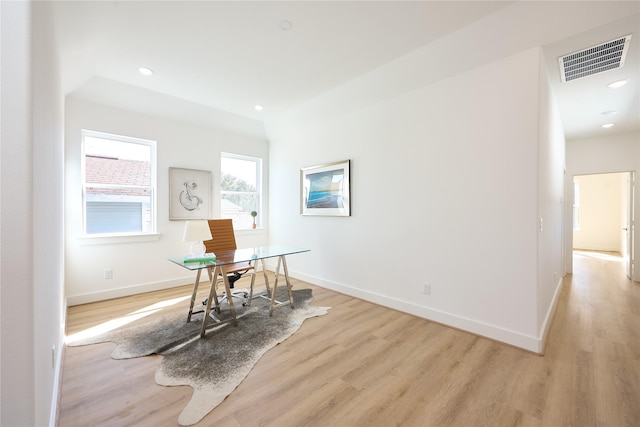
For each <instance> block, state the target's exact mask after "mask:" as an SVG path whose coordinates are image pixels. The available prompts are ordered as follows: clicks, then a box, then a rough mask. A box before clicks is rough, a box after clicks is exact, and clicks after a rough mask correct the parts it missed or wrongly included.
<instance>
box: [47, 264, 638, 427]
mask: <svg viewBox="0 0 640 427" xmlns="http://www.w3.org/2000/svg"><path fill="white" fill-rule="evenodd" d="M243 280H244V279H243ZM294 287H295V288H301V287H311V288H312V289H313V292H314V301H313V304H314V305H321V306H331V307H332V309H331V310H330V311H329V314H328V315H326V316H323V317H319V318H313V319H309V320H306V321H305V323H304V324H303V325H302V327H301V328H300V330H299V331H298V332H297V333H295V334H294V335H293V336H292V337H291V338H289V339H288V340H286V341H285V342H284V343H282V344H280V345H278V346H276V347H275V348H273V349H272V350H270V351H269V352H268V353H267V354H265V356H264V357H263V358H262V359H261V360H260V361H259V362H258V364H257V365H256V366H255V368H254V369H253V371H251V373H250V374H249V376H248V377H247V378H246V379H245V380H244V381H243V382H242V383H241V384H240V386H239V387H238V388H237V389H236V390H235V391H234V392H233V393H232V394H231V395H230V396H229V397H227V399H226V400H225V401H224V402H223V403H222V404H221V405H220V406H218V407H217V408H216V409H215V410H214V411H213V412H211V413H210V414H209V415H207V416H206V417H205V418H204V419H203V420H202V421H201V422H200V423H198V424H197V425H198V426H218V427H219V426H281V427H288V426H474V427H475V426H499V427H501V426H549V427H558V426H580V427H582V426H612V427H618V426H636V427H637V426H640V284H638V283H633V282H631V281H629V280H628V279H627V278H626V277H625V274H624V265H623V263H622V262H621V260H620V258H616V257H615V256H610V255H606V254H598V253H586V252H576V253H575V254H574V274H573V276H567V277H566V278H565V281H564V286H563V290H562V294H561V297H560V301H559V304H558V308H557V312H556V316H555V319H554V321H553V325H552V327H551V330H550V335H549V339H548V343H547V347H546V351H545V355H544V356H537V355H534V354H531V353H528V352H526V351H522V350H519V349H517V348H513V347H511V346H508V345H504V344H501V343H498V342H494V341H491V340H489V339H485V338H482V337H478V336H474V335H472V334H469V333H465V332H461V331H458V330H454V329H451V328H447V327H445V326H442V325H438V324H435V323H432V322H429V321H426V320H423V319H419V318H416V317H413V316H410V315H407V314H403V313H399V312H397V311H393V310H390V309H387V308H384V307H380V306H377V305H374V304H370V303H367V302H363V301H360V300H357V299H354V298H351V297H348V296H345V295H341V294H338V293H336V292H332V291H329V290H325V289H322V288H319V287H316V286H311V285H309V284H306V283H303V282H300V281H294ZM189 295H190V287H189V286H185V287H180V288H176V289H172V290H168V291H162V292H153V293H149V294H144V295H138V296H134V297H128V298H122V299H118V300H112V301H105V302H99V303H94V304H86V305H83V306H77V307H71V308H69V312H68V323H67V325H68V327H67V329H68V334H73V333H76V332H78V331H82V330H85V329H87V328H88V327H92V326H95V325H98V324H102V323H104V322H106V321H108V320H111V319H116V318H121V317H122V316H127V315H128V314H130V313H132V312H135V311H137V310H142V311H143V312H144V311H145V310H150V309H149V306H151V305H152V304H155V303H158V302H161V301H166V300H169V299H173V298H179V297H185V296H186V297H188V296H189ZM188 303H189V302H188V299H186V298H185V299H183V300H182V301H180V303H179V304H181V305H183V306H184V307H185V309H186V308H187V307H188ZM113 347H114V345H113V344H110V343H106V344H98V345H92V346H86V347H68V348H67V349H66V354H65V359H64V372H63V381H62V396H61V405H60V416H59V426H61V427H71V426H73V427H75V426H176V425H177V418H178V414H179V413H180V411H181V410H182V408H183V407H184V406H185V405H186V403H187V402H188V400H189V398H190V396H191V388H190V387H161V386H158V385H156V384H155V382H154V373H155V369H156V367H157V366H158V363H159V360H160V359H159V357H160V356H150V357H143V358H139V359H131V360H112V359H111V358H110V357H109V354H110V353H111V350H112V349H113ZM212 369H215V367H212Z"/></svg>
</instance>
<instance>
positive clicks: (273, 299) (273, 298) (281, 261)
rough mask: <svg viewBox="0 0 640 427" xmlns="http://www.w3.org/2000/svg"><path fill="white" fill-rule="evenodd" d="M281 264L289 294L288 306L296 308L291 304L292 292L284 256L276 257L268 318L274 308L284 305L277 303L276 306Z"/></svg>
mask: <svg viewBox="0 0 640 427" xmlns="http://www.w3.org/2000/svg"><path fill="white" fill-rule="evenodd" d="M281 264H282V266H283V269H284V279H285V282H286V285H287V292H288V293H289V304H290V305H291V308H296V307H295V306H294V304H293V292H292V290H291V282H290V281H289V270H288V269H287V260H286V259H285V257H284V255H280V256H279V257H278V266H277V267H276V278H275V281H274V283H273V292H272V293H271V307H270V308H269V316H271V315H273V309H274V308H275V307H278V306H280V305H282V304H286V301H285V302H278V304H277V305H276V304H275V303H276V290H277V289H278V277H279V275H280V265H281Z"/></svg>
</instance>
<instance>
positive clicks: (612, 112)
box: [600, 110, 618, 116]
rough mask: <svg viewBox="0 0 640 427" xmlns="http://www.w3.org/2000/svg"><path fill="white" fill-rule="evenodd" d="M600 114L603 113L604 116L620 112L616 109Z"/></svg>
mask: <svg viewBox="0 0 640 427" xmlns="http://www.w3.org/2000/svg"><path fill="white" fill-rule="evenodd" d="M600 114H602V115H603V116H613V115H614V114H618V112H617V111H614V110H607V111H603V112H602V113H600Z"/></svg>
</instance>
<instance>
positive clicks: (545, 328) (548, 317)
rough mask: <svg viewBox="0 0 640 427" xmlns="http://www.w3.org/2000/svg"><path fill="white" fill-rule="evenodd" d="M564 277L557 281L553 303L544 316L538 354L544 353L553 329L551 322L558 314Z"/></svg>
mask: <svg viewBox="0 0 640 427" xmlns="http://www.w3.org/2000/svg"><path fill="white" fill-rule="evenodd" d="M562 284H563V278H562V277H561V278H560V280H559V281H558V283H556V290H555V292H554V294H553V298H552V300H551V304H550V305H549V309H548V310H547V314H546V316H545V318H544V322H543V324H542V328H541V330H542V332H541V334H540V339H539V341H540V348H538V351H537V353H538V354H544V348H545V346H546V345H547V338H548V337H549V330H550V329H551V324H552V323H553V317H554V316H555V314H556V309H557V308H558V300H559V299H560V291H562Z"/></svg>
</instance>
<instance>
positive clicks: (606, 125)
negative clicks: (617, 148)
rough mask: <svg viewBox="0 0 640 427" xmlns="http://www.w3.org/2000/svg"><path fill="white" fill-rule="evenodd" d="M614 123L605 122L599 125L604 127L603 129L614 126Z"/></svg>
mask: <svg viewBox="0 0 640 427" xmlns="http://www.w3.org/2000/svg"><path fill="white" fill-rule="evenodd" d="M615 125H616V124H615V123H607V124H604V125H602V126H601V127H603V128H605V129H609V128H612V127H614V126H615Z"/></svg>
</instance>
